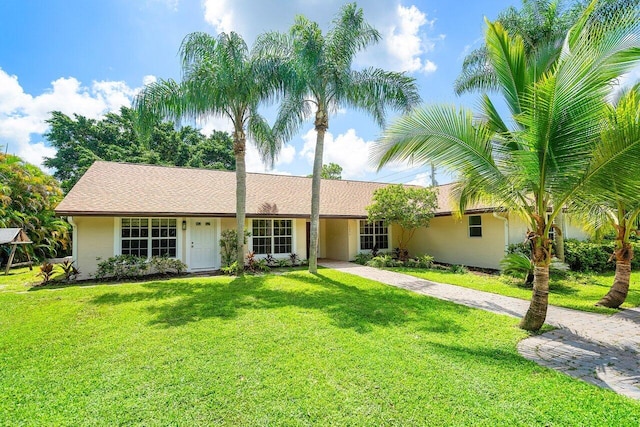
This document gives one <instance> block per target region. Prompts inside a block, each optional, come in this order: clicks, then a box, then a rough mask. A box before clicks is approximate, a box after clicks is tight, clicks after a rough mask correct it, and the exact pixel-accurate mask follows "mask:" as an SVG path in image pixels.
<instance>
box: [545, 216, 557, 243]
mask: <svg viewBox="0 0 640 427" xmlns="http://www.w3.org/2000/svg"><path fill="white" fill-rule="evenodd" d="M550 218H551V214H550V213H548V214H547V224H548V223H549V219H550ZM551 223H552V224H555V223H556V221H555V219H554V220H553V221H551ZM549 239H550V240H551V241H552V242H555V241H556V229H555V228H553V227H549Z"/></svg>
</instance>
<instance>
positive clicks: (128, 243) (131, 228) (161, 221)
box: [120, 218, 178, 258]
mask: <svg viewBox="0 0 640 427" xmlns="http://www.w3.org/2000/svg"><path fill="white" fill-rule="evenodd" d="M177 236H178V227H177V221H176V219H175V218H122V220H121V226H120V239H121V240H120V253H121V254H122V255H135V256H140V257H149V256H168V257H170V258H175V257H176V256H177V245H178V237H177Z"/></svg>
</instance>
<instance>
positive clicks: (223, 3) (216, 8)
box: [202, 0, 235, 33]
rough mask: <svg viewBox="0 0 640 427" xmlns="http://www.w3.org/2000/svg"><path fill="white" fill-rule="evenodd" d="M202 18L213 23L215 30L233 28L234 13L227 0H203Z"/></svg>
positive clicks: (224, 30) (223, 30)
mask: <svg viewBox="0 0 640 427" xmlns="http://www.w3.org/2000/svg"><path fill="white" fill-rule="evenodd" d="M202 5H203V7H204V20H205V21H207V22H208V23H209V24H211V25H213V27H214V28H215V29H216V31H217V32H219V33H222V32H229V31H232V30H234V29H235V28H234V19H233V18H234V13H233V9H232V7H231V4H230V2H229V1H227V0H204V1H203V2H202Z"/></svg>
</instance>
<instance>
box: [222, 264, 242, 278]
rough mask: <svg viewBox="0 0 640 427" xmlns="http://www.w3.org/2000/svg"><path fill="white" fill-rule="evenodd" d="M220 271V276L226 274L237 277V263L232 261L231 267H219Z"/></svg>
mask: <svg viewBox="0 0 640 427" xmlns="http://www.w3.org/2000/svg"><path fill="white" fill-rule="evenodd" d="M220 271H221V272H222V274H226V275H227V276H237V275H238V261H234V262H232V263H231V265H227V266H223V267H220Z"/></svg>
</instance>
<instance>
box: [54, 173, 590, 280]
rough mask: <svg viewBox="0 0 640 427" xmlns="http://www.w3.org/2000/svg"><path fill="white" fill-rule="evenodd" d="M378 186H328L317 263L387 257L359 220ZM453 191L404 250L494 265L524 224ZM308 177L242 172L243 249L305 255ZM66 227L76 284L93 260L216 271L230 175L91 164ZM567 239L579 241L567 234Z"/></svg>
mask: <svg viewBox="0 0 640 427" xmlns="http://www.w3.org/2000/svg"><path fill="white" fill-rule="evenodd" d="M384 186H386V184H382V183H373V182H360V181H348V180H326V181H325V182H323V184H322V204H321V207H320V241H319V245H318V251H319V254H320V257H321V258H330V259H337V260H345V261H347V260H352V259H354V257H355V256H356V254H357V253H359V252H368V251H370V250H371V248H372V247H373V246H374V245H377V246H378V248H379V249H380V250H381V251H389V252H390V251H392V250H393V248H394V247H396V246H397V244H398V238H399V236H400V231H399V229H398V228H397V226H394V225H390V226H387V225H385V224H384V223H382V222H377V223H375V224H369V223H367V211H366V207H367V206H368V205H370V204H371V201H372V198H373V193H374V191H375V190H377V189H379V188H382V187H384ZM450 189H451V185H442V186H439V187H438V188H437V190H438V208H437V209H436V212H435V217H434V218H433V219H432V220H431V222H430V226H429V228H420V229H418V230H417V231H416V232H415V235H414V237H413V239H412V240H411V242H410V244H409V246H408V250H409V253H410V254H412V255H417V254H425V253H427V254H430V255H433V256H434V257H435V259H436V261H440V262H447V263H452V264H464V265H468V266H477V267H485V268H498V266H499V261H500V259H501V258H502V257H503V256H504V253H505V249H506V246H507V245H508V244H509V243H520V242H522V240H523V236H524V234H525V231H526V225H525V224H524V223H523V222H522V221H521V220H519V219H517V218H513V217H510V216H509V215H508V214H505V213H496V212H495V209H494V208H492V207H488V206H473V207H471V208H470V209H469V210H468V211H467V212H465V214H464V215H463V216H462V217H457V216H454V215H453V213H452V209H451V208H450V207H451V206H452V204H451V198H450ZM310 198H311V178H306V177H296V176H283V175H269V174H255V173H249V174H247V209H246V212H247V214H246V215H247V219H246V222H245V224H246V228H247V229H248V231H249V232H251V236H250V237H249V239H248V242H247V245H246V247H245V251H254V252H255V253H256V254H257V255H258V256H266V255H267V254H272V255H273V256H274V257H276V258H277V257H282V258H284V257H288V256H289V255H290V254H291V253H296V254H297V255H298V256H299V257H300V258H302V259H304V258H306V257H307V253H308V249H309V248H308V241H309V238H308V236H309V221H310V218H309V217H310V215H309V205H310ZM56 213H57V214H58V215H65V216H68V217H69V218H70V222H71V223H72V224H73V257H74V260H75V262H76V266H77V268H78V269H79V270H80V271H81V273H82V276H80V278H88V277H90V275H91V274H93V273H95V270H96V267H97V264H98V262H99V261H98V260H97V259H98V258H101V259H107V258H109V257H111V256H114V255H120V254H132V255H142V256H153V255H164V254H168V255H169V256H170V257H174V258H177V259H180V260H182V261H183V262H185V263H186V264H187V266H188V268H189V270H190V271H198V270H213V269H217V268H219V267H220V266H221V259H220V248H219V241H220V234H221V232H222V231H224V230H226V229H232V228H234V227H235V174H234V173H233V172H227V171H216V170H207V169H189V168H178V167H165V166H155V165H142V164H127V163H110V162H96V163H94V164H93V165H92V166H91V167H90V168H89V170H88V171H87V172H86V174H85V175H84V176H83V177H82V178H81V179H80V180H79V181H78V183H77V184H76V185H75V186H74V187H73V188H72V189H71V191H69V193H68V194H67V196H66V197H65V198H64V200H63V201H62V202H61V203H60V204H59V205H58V207H57V208H56ZM565 234H566V235H568V236H569V237H578V238H581V237H583V236H584V234H583V233H582V232H581V231H579V230H578V229H575V228H573V227H565Z"/></svg>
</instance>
